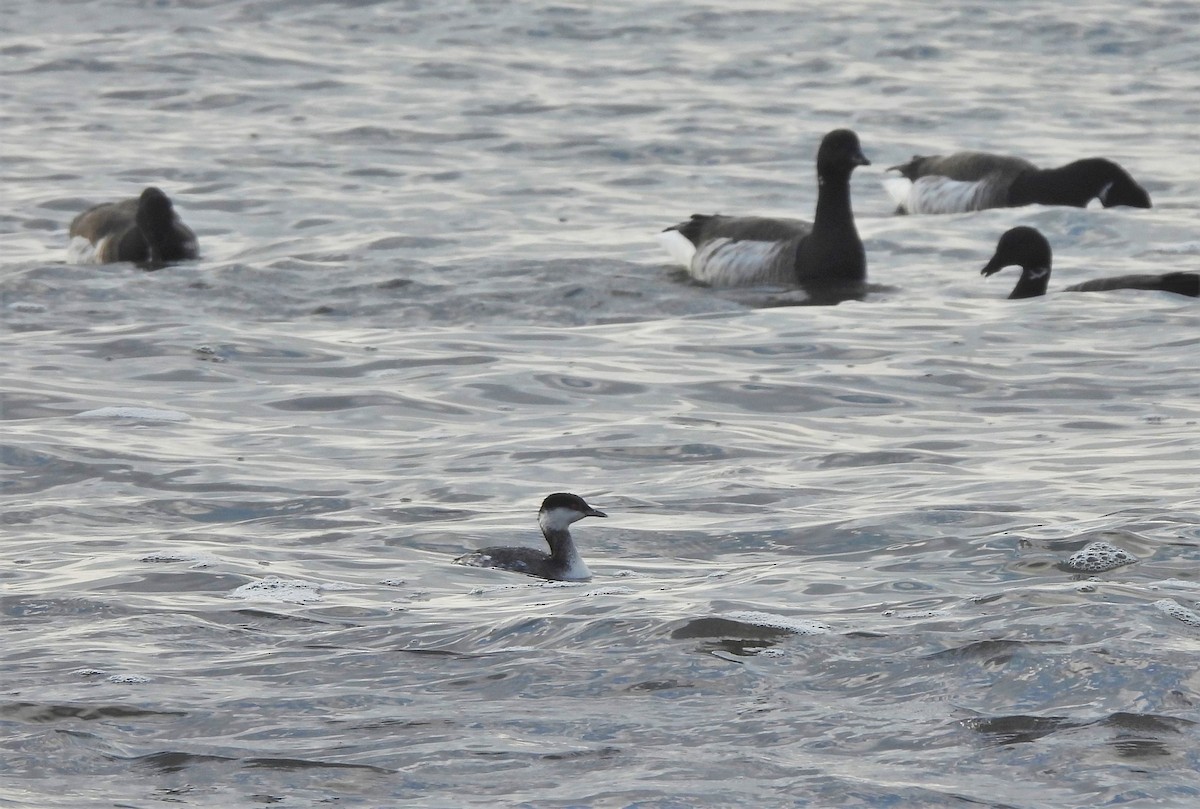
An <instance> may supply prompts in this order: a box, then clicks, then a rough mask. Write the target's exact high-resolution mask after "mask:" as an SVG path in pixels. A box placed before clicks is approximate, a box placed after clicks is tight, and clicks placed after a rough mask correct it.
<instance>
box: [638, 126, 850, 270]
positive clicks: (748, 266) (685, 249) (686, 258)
mask: <svg viewBox="0 0 1200 809" xmlns="http://www.w3.org/2000/svg"><path fill="white" fill-rule="evenodd" d="M869 165H871V161H869V160H867V158H866V157H864V156H863V153H862V147H861V146H860V145H859V142H858V135H856V134H855V133H854V132H852V131H850V130H849V129H835V130H834V131H832V132H830V133H829V134H827V135H826V136H825V137H824V139H823V140H822V141H821V146H820V148H819V149H818V150H817V212H816V216H815V217H813V221H812V222H811V223H810V222H805V221H803V220H800V219H774V218H768V217H761V216H720V215H711V216H710V215H707V214H693V215H692V218H691V219H689V220H688V221H686V222H680V223H679V224H677V225H672V226H671V227H669V228H667V229H666V230H664V231H663V232H662V234H661V237H660V238H661V240H662V242H663V244H664V246H665V247H666V248H667V250H668V252H670V253H671V255H672V256H673V257H675V259H676V260H677V261H679V263H681V264H683V265H684V266H685V267H687V268H688V273H689V274H691V276H692V277H693V278H695V279H696V280H697V281H702V282H704V283H706V284H711V285H713V286H740V285H749V284H798V285H800V286H803V287H805V288H809V287H847V286H855V285H862V284H863V283H864V282H865V281H866V279H867V257H866V252H865V251H864V250H863V244H862V240H861V239H860V238H859V237H858V229H857V228H855V226H854V213H853V211H851V210H850V174H851V172H853V171H854V169H855V168H856V167H858V166H869Z"/></svg>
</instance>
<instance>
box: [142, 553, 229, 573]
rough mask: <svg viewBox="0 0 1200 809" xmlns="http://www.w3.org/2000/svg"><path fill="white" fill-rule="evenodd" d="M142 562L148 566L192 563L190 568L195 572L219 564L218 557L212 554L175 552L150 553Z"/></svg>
mask: <svg viewBox="0 0 1200 809" xmlns="http://www.w3.org/2000/svg"><path fill="white" fill-rule="evenodd" d="M140 561H142V562H145V563H147V564H169V563H175V562H191V563H192V564H191V565H190V567H191V568H192V569H193V570H201V569H203V568H206V567H212V566H213V565H215V564H216V563H217V557H215V556H213V555H212V554H211V553H186V552H184V553H176V552H173V551H156V552H154V553H148V554H146V555H145V556H143V557H142V558H141V560H140Z"/></svg>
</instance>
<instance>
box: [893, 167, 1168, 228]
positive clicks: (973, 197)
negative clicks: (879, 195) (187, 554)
mask: <svg viewBox="0 0 1200 809" xmlns="http://www.w3.org/2000/svg"><path fill="white" fill-rule="evenodd" d="M888 171H898V172H900V174H901V175H902V176H900V177H891V178H888V179H886V180H884V188H886V189H887V192H888V194H889V195H891V197H892V199H893V200H895V202H896V205H897V206H898V207H897V209H896V212H897V213H913V214H916V213H964V212H966V211H982V210H984V209H985V208H1016V207H1019V206H1021V205H1033V204H1038V205H1071V206H1074V207H1076V208H1086V207H1087V205H1088V203H1089V202H1091V201H1092V200H1094V199H1098V200H1100V204H1102V205H1103V206H1104V207H1105V208H1111V207H1113V206H1114V205H1128V206H1130V207H1132V208H1149V207H1150V195H1149V194H1148V193H1146V189H1144V188H1142V187H1141V186H1140V185H1138V184H1137V182H1136V181H1134V179H1133V177H1131V176H1130V175H1129V172H1127V171H1126V170H1125V169H1123V168H1121V167H1120V166H1119V165H1117V164H1116V163H1114V162H1112V161H1111V160H1106V159H1105V158H1103V157H1089V158H1086V159H1084V160H1076V161H1075V162H1074V163H1068V164H1067V165H1065V166H1062V167H1060V168H1056V169H1039V168H1038V167H1037V166H1035V165H1034V164H1033V163H1030V162H1029V161H1028V160H1025V159H1023V158H1020V157H1009V156H1006V155H995V154H988V153H987V152H955V153H954V154H951V155H945V156H943V155H932V156H929V157H922V156H920V155H913V158H912V160H910V161H908V162H907V163H904V164H901V165H899V166H892V167H891V168H889V169H888Z"/></svg>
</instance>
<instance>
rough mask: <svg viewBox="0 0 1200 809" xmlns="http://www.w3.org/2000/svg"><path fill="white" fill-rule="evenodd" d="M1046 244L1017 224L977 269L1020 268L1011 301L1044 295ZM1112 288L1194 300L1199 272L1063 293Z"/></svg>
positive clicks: (1092, 284)
mask: <svg viewBox="0 0 1200 809" xmlns="http://www.w3.org/2000/svg"><path fill="white" fill-rule="evenodd" d="M1050 263H1051V253H1050V242H1048V241H1047V240H1046V237H1045V236H1043V235H1042V234H1041V233H1040V232H1039V231H1038V230H1037V229H1035V228H1031V227H1027V226H1025V225H1021V226H1019V227H1015V228H1012V229H1011V230H1008V231H1005V233H1004V235H1003V236H1001V237H1000V241H999V242H998V243H997V244H996V252H995V254H994V255H993V256H992V258H991V260H990V261H988V263H987V264H985V265H984V267H983V269H982V270H980V273H981V274H982V275H993V274H995V273H997V272H999V271H1000V270H1002V269H1004V268H1005V267H1013V266H1017V267H1020V268H1021V277H1020V278H1018V279H1017V285H1016V286H1015V287H1013V291H1012V294H1011V295H1009V296H1008V297H1009V298H1010V299H1012V298H1036V297H1038V296H1039V295H1045V294H1046V285H1047V283H1048V282H1049V281H1050ZM1113 289H1149V290H1158V291H1162V292H1174V293H1175V294H1177V295H1187V296H1189V297H1192V298H1195V297H1198V296H1200V273H1194V272H1168V273H1163V274H1161V275H1118V276H1114V277H1112V278H1096V279H1093V280H1091V281H1084V282H1083V283H1081V284H1074V285H1072V286H1069V287H1067V288H1066V291H1067V292H1106V291H1108V290H1113Z"/></svg>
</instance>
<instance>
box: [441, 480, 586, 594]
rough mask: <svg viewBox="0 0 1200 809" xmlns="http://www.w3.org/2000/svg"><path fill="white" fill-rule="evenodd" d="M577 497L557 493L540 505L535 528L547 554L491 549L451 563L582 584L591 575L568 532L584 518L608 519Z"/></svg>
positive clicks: (507, 548) (533, 551) (526, 549)
mask: <svg viewBox="0 0 1200 809" xmlns="http://www.w3.org/2000/svg"><path fill="white" fill-rule="evenodd" d="M607 516H608V515H607V514H605V513H604V512H603V511H597V510H596V509H594V508H592V507H591V506H589V505H588V504H587V503H586V502H584V500H583V498H582V497H580V496H579V495H577V494H567V493H565V492H557V493H555V494H552V495H550V496H548V497H547V498H546V499H545V500H543V501H542V508H541V510H540V511H538V525H539V526H541V529H542V536H544V537H545V538H546V542H547V544H549V545H550V553H545V552H544V551H539V550H535V549H534V548H514V547H494V548H483V549H481V550H477V551H474V552H472V553H468V554H466V555H464V556H460V557H458V558H457V559H455V560H454V563H455V564H457V565H469V566H471V567H494V568H499V569H500V570H511V571H513V572H514V573H525V574H527V575H530V576H538V577H540V578H543V579H553V580H555V581H584V580H585V579H590V578H591V577H592V572H591V571H590V570H588V566H587V565H586V564H584V562H583V559H582V557H580V555H579V551H578V550H577V549H576V548H575V541H574V540H573V539H571V532H570V530H568V528H569V526H570V525H571V523H573V522H578V521H579V520H582V519H583V518H584V517H607Z"/></svg>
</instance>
